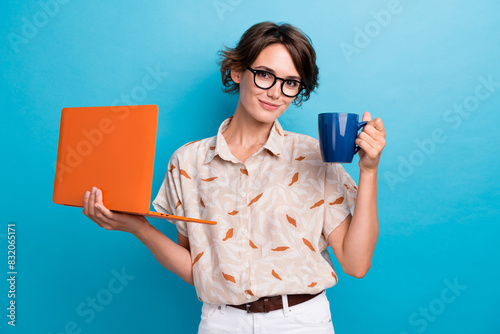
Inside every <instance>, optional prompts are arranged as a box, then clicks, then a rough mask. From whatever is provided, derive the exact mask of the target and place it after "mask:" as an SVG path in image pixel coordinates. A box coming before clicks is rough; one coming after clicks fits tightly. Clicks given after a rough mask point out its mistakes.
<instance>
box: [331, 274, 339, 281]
mask: <svg viewBox="0 0 500 334" xmlns="http://www.w3.org/2000/svg"><path fill="white" fill-rule="evenodd" d="M332 276H333V278H335V281H337V282H338V281H339V279H338V277H337V275H335V273H334V272H333V271H332Z"/></svg>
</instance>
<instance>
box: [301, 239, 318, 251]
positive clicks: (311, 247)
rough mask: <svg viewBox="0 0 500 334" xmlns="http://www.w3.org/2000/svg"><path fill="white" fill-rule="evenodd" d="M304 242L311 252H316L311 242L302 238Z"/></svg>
mask: <svg viewBox="0 0 500 334" xmlns="http://www.w3.org/2000/svg"><path fill="white" fill-rule="evenodd" d="M302 241H303V242H304V245H306V246H307V247H309V249H310V250H312V251H313V252H315V250H314V247H313V245H312V244H311V242H310V241H309V240H307V239H306V238H302Z"/></svg>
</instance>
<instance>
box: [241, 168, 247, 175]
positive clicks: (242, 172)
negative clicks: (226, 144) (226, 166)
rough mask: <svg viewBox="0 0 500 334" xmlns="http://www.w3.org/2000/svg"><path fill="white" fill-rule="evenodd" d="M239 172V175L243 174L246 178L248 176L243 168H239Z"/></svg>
mask: <svg viewBox="0 0 500 334" xmlns="http://www.w3.org/2000/svg"><path fill="white" fill-rule="evenodd" d="M240 172H241V174H245V175H246V176H248V171H247V170H246V169H245V168H240Z"/></svg>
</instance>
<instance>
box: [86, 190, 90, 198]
mask: <svg viewBox="0 0 500 334" xmlns="http://www.w3.org/2000/svg"><path fill="white" fill-rule="evenodd" d="M89 196H90V192H89V191H88V190H87V191H86V192H85V198H89Z"/></svg>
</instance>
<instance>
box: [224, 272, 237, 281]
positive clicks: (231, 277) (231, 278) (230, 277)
mask: <svg viewBox="0 0 500 334" xmlns="http://www.w3.org/2000/svg"><path fill="white" fill-rule="evenodd" d="M222 276H224V278H225V279H226V281H229V282H233V283H236V280H235V279H234V277H233V276H231V275H228V274H225V273H224V272H222Z"/></svg>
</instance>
